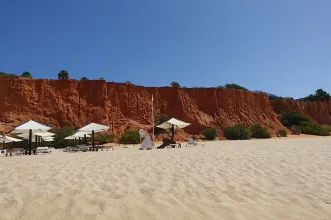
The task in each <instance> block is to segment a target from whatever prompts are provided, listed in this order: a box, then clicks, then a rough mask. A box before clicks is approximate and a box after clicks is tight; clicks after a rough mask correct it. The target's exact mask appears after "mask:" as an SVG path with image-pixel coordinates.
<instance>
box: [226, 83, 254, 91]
mask: <svg viewBox="0 0 331 220" xmlns="http://www.w3.org/2000/svg"><path fill="white" fill-rule="evenodd" d="M224 87H225V88H228V89H241V90H248V89H246V88H245V87H243V86H240V85H238V84H235V83H231V84H229V83H227V84H225V86H224Z"/></svg>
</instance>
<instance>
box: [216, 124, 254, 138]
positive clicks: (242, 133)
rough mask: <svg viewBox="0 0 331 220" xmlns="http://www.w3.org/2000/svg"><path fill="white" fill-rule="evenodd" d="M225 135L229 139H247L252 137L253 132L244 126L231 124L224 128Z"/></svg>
mask: <svg viewBox="0 0 331 220" xmlns="http://www.w3.org/2000/svg"><path fill="white" fill-rule="evenodd" d="M223 133H224V137H225V138H226V139H228V140H247V139H250V138H251V132H250V130H249V129H248V128H245V127H243V126H230V127H225V128H223Z"/></svg>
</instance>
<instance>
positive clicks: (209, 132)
mask: <svg viewBox="0 0 331 220" xmlns="http://www.w3.org/2000/svg"><path fill="white" fill-rule="evenodd" d="M201 134H202V135H203V136H204V137H205V139H206V140H215V139H216V137H217V131H216V129H215V128H205V129H204V130H203V131H202V132H201Z"/></svg>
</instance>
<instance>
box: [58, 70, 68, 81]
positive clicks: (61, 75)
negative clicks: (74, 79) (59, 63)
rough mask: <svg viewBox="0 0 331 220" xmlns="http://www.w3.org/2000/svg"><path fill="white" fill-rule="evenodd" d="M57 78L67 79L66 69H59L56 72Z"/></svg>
mask: <svg viewBox="0 0 331 220" xmlns="http://www.w3.org/2000/svg"><path fill="white" fill-rule="evenodd" d="M57 78H58V79H69V72H68V71H66V70H61V71H60V72H59V73H58V74H57Z"/></svg>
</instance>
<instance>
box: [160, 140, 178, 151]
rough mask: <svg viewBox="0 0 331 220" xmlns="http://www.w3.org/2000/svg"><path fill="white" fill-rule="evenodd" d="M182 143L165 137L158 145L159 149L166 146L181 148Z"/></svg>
mask: <svg viewBox="0 0 331 220" xmlns="http://www.w3.org/2000/svg"><path fill="white" fill-rule="evenodd" d="M181 147H182V145H181V144H180V143H176V142H175V141H171V140H169V139H168V138H163V140H162V144H161V145H160V146H158V147H157V149H164V148H181Z"/></svg>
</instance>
